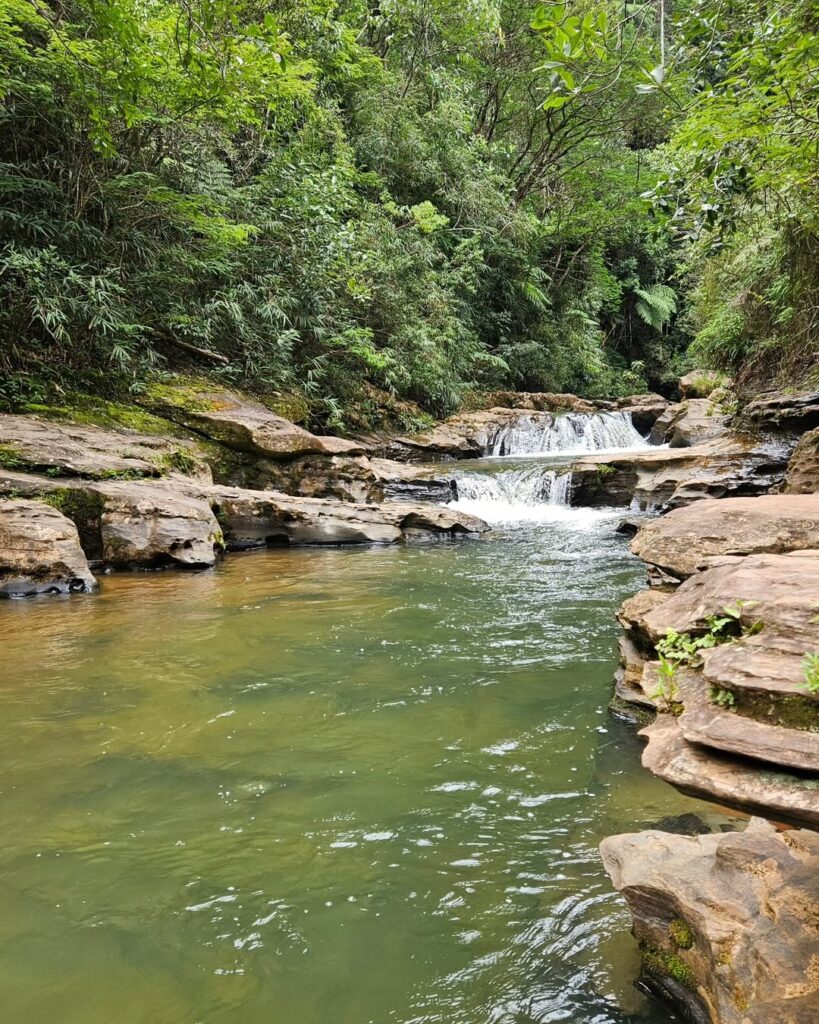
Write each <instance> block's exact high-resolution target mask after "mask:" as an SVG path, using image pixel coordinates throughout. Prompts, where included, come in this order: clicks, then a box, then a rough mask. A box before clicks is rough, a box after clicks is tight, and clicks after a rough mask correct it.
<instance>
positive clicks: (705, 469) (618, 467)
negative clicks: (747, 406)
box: [571, 434, 790, 509]
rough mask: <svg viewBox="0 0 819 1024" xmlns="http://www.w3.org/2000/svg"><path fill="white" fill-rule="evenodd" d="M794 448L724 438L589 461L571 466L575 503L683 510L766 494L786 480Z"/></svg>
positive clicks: (587, 458)
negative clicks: (693, 505) (706, 501)
mask: <svg viewBox="0 0 819 1024" xmlns="http://www.w3.org/2000/svg"><path fill="white" fill-rule="evenodd" d="M789 454H790V447H789V446H788V445H786V444H783V443H782V442H780V441H771V440H759V439H749V438H747V437H744V436H740V435H737V434H725V435H723V436H722V437H718V438H712V439H711V440H710V441H704V442H703V443H701V444H697V445H695V446H693V447H684V448H657V447H652V448H646V449H643V450H641V451H634V452H627V453H620V454H600V455H594V454H591V455H584V456H583V457H582V458H581V459H579V460H578V461H576V462H575V463H573V465H572V466H571V470H572V474H573V498H572V503H573V504H578V505H609V504H610V505H622V504H628V503H629V502H630V501H631V500H632V499H634V500H636V501H637V502H638V504H639V505H640V507H642V508H648V509H654V508H663V509H666V508H679V507H682V506H684V505H689V504H691V503H693V502H695V501H699V500H700V499H702V498H728V497H738V496H754V495H759V494H767V493H768V492H769V491H770V490H771V489H772V488H776V487H777V486H778V485H779V484H780V483H781V481H782V480H783V478H784V475H785V469H786V466H787V461H788V457H789Z"/></svg>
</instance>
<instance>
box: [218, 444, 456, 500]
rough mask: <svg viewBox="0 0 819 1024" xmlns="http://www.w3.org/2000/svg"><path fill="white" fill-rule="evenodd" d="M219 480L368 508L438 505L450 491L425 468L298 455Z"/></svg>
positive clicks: (238, 469)
mask: <svg viewBox="0 0 819 1024" xmlns="http://www.w3.org/2000/svg"><path fill="white" fill-rule="evenodd" d="M220 476H222V479H220V480H219V483H222V484H226V485H228V486H233V487H244V488H249V489H251V490H267V489H272V490H275V491H281V492H283V493H284V494H292V495H300V496H303V497H306V498H335V499H338V500H340V501H357V502H366V503H368V504H372V503H374V502H380V501H384V500H385V499H386V500H393V499H398V500H410V501H431V502H439V503H444V502H447V501H451V500H452V498H453V493H454V483H453V481H452V479H451V478H450V477H444V476H442V475H441V474H440V473H434V472H433V471H432V470H431V469H429V468H428V467H422V466H417V465H411V464H408V463H405V462H395V461H393V460H391V459H379V458H368V457H367V456H366V455H358V456H352V455H350V456H344V455H336V456H332V457H329V458H328V457H327V456H325V455H303V456H300V457H298V458H295V459H290V460H288V461H287V462H281V461H280V462H274V461H272V460H270V459H254V460H251V461H248V462H246V463H243V464H242V465H241V466H234V467H233V468H232V470H231V471H230V473H229V474H220Z"/></svg>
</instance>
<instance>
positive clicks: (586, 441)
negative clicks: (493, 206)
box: [0, 374, 819, 1024]
mask: <svg viewBox="0 0 819 1024" xmlns="http://www.w3.org/2000/svg"><path fill="white" fill-rule="evenodd" d="M681 392H682V395H683V398H682V401H680V402H678V403H673V404H672V403H669V402H668V401H666V400H665V399H663V398H662V397H660V396H657V395H641V396H632V397H631V398H628V399H623V400H620V401H617V402H614V401H612V402H595V403H591V402H588V401H586V400H584V399H580V398H577V397H576V396H573V395H553V394H537V395H534V394H511V393H498V394H494V395H491V396H487V398H486V402H485V403H484V404H485V407H484V408H478V409H473V410H471V411H467V412H463V413H461V414H459V415H457V416H454V417H452V418H451V419H449V420H447V421H445V422H443V423H440V424H437V425H436V426H434V427H432V428H430V429H427V430H425V431H423V432H420V433H415V434H410V435H401V436H386V435H384V436H378V437H365V438H352V439H351V438H339V437H332V436H323V435H322V436H319V435H316V434H313V433H311V432H310V431H308V430H306V429H304V428H303V427H302V426H299V425H298V424H297V423H295V422H293V420H291V419H288V418H287V417H286V416H283V415H281V410H278V409H276V408H274V407H273V406H272V405H271V403H265V402H263V401H260V400H258V399H253V398H249V397H248V396H245V395H242V394H240V393H238V392H237V391H235V390H230V389H225V388H215V387H214V386H213V385H211V384H208V385H201V384H198V383H197V382H195V381H186V382H184V383H180V384H177V385H173V386H171V385H163V386H161V387H160V386H157V387H155V388H154V389H153V390H152V391H150V392H149V393H147V394H145V395H143V396H141V397H140V398H139V405H137V406H133V407H122V406H117V405H115V404H110V403H109V404H105V403H103V405H102V407H100V405H99V404H98V405H97V406H96V407H95V409H94V410H93V414H92V415H88V414H83V413H82V411H81V410H76V409H45V408H43V409H37V410H27V411H26V413H25V414H20V415H2V416H0V595H3V596H10V597H18V596H26V595H34V594H43V593H81V592H89V591H91V590H93V589H95V587H96V586H97V578H96V577H97V575H98V574H99V573H100V572H105V571H108V570H112V569H115V570H124V569H155V568H162V567H166V566H175V567H179V568H194V569H207V568H209V567H211V566H213V565H214V564H215V562H216V561H217V559H218V558H220V557H222V555H223V554H224V553H225V552H230V551H234V550H246V549H251V548H261V547H265V546H269V545H300V544H372V543H376V544H385V543H390V544H391V543H402V542H407V541H412V540H418V539H426V540H430V539H451V538H455V537H478V536H480V535H481V534H484V533H486V532H487V530H488V526H487V525H486V523H484V522H483V521H482V520H480V519H477V518H475V517H474V516H471V515H469V514H467V513H465V512H463V511H461V510H459V509H457V508H452V507H447V506H448V505H449V504H450V503H451V501H452V499H453V498H457V497H458V486H459V485H458V480H459V470H458V466H459V465H460V464H463V461H464V460H474V459H476V458H479V457H481V456H485V455H488V454H490V455H491V454H495V455H504V454H510V453H513V452H515V451H520V450H521V446H522V448H523V450H524V451H525V452H536V451H541V452H542V451H546V452H550V451H552V450H554V451H556V452H557V453H558V454H559V453H560V452H561V451H572V450H577V451H580V452H582V453H583V454H582V455H579V456H576V457H574V458H573V461H570V462H567V461H566V460H565V459H564V461H563V463H561V465H560V466H559V467H557V468H554V469H549V470H548V473H550V474H551V477H552V484H554V478H555V477H556V475H559V474H562V476H560V480H561V481H562V483H563V484H564V485H565V486H563V487H561V488H559V490H560V492H561V494H564V493H565V494H566V495H567V496H568V500H569V501H570V503H571V504H574V505H619V506H624V505H630V506H631V507H632V508H634V509H636V510H642V511H643V512H645V511H646V510H649V511H655V512H660V513H664V514H662V515H660V516H657V517H654V518H649V519H646V518H645V516H643V517H642V518H640V519H638V520H637V521H635V522H633V523H626V524H624V529H629V530H631V531H636V535H635V536H634V538H633V540H632V550H633V551H634V553H635V554H636V555H637V556H638V557H640V558H641V559H643V561H644V562H645V563H646V566H647V576H648V583H649V586H648V588H647V589H646V590H644V591H642V592H641V593H639V594H637V595H635V596H634V597H633V598H631V599H629V600H628V601H626V602H625V604H624V605H623V607H622V608H621V609H620V611H619V613H618V618H619V621H620V623H621V624H622V626H623V634H622V637H621V640H620V660H621V664H620V669H619V672H618V677H617V683H616V692H615V697H614V700H613V705H612V707H613V710H614V711H615V713H617V714H619V715H622V716H625V717H628V718H630V719H632V720H634V721H640V722H641V724H642V725H643V726H644V728H643V731H642V735H643V737H644V738H645V740H646V741H647V742H646V747H645V752H644V755H643V763H644V765H645V767H646V768H647V769H648V770H650V771H652V772H653V773H654V774H656V775H657V776H659V777H660V778H662V779H664V780H666V781H668V782H669V783H670V784H672V785H674V786H676V787H677V788H679V789H681V790H682V791H684V792H686V793H689V794H692V795H695V796H697V797H699V798H702V799H706V800H711V801H713V802H715V803H718V804H720V805H722V806H726V807H731V808H734V809H735V810H736V812H737V813H740V814H753V815H756V816H758V817H759V818H760V819H765V820H754V821H753V822H752V824H751V825H750V826H749V827H748V828H747V830H746V831H744V832H742V833H739V834H736V835H719V836H716V835H714V836H703V837H699V838H697V839H688V838H683V837H679V836H675V835H669V834H666V833H659V832H646V833H641V834H639V835H634V836H632V835H625V836H614V837H610V838H609V839H607V840H606V842H605V843H604V844H603V856H604V861H605V863H606V866H607V868H608V870H609V872H610V874H611V876H612V879H613V881H614V884H615V885H616V886H617V888H619V889H621V891H622V892H623V894H624V896H625V897H626V899H627V901H628V902H629V905H630V907H631V910H632V914H633V917H634V930H635V934H636V935H637V937H638V940H639V941H640V945H641V949H642V951H643V963H644V980H645V981H646V983H647V984H648V985H649V986H650V987H651V988H652V989H654V991H656V992H657V993H658V994H660V995H662V996H663V997H665V998H668V999H671V1000H672V1001H673V1002H674V1003H675V1004H677V1005H678V1006H680V1007H682V1008H683V1010H684V1011H685V1012H686V1013H687V1014H688V1016H689V1018H690V1019H692V1020H694V1021H697V1022H699V1021H703V1022H709V1024H721V1022H723V1024H735V1022H736V1024H740V1022H743V1024H763V1022H767V1021H772V1020H776V1021H777V1022H779V1021H782V1022H785V1024H807V1022H808V1021H812V1020H814V1019H819V973H817V968H816V957H815V952H814V951H815V949H816V948H817V942H819V933H817V920H819V893H817V891H816V887H815V881H814V879H815V861H816V859H817V857H818V856H819V847H817V841H816V836H815V835H814V833H815V832H816V830H817V828H819V625H817V623H818V622H819V616H817V614H816V613H817V609H818V608H819V494H817V490H819V394H802V395H792V396H788V395H771V396H767V397H762V398H759V399H757V400H756V401H755V402H753V403H750V404H749V405H748V406H747V408H745V409H744V410H743V411H742V412H738V411H737V408H736V403H735V402H734V400H733V398H732V396H731V394H730V392H729V391H727V390H726V388H725V382H720V381H718V380H716V379H710V378H707V377H706V376H705V375H703V374H699V375H693V376H691V377H690V378H689V379H683V381H682V382H681ZM635 427H637V429H638V430H639V431H640V432H641V433H642V434H643V435H645V436H646V437H647V438H648V439H649V440H650V442H651V443H650V444H646V443H645V441H641V440H640V438H639V436H637V435H636V434H635V433H634V428H635ZM621 439H622V440H621ZM632 440H633V441H636V442H639V444H632ZM530 445H531V446H530ZM538 445H541V446H542V447H540V448H539V447H538ZM553 445H554V449H553V447H552V446H553ZM623 447H628V449H629V450H627V451H623V450H614V451H611V450H603V451H599V450H597V451H596V450H595V449H600V448H603V449H611V448H614V449H618V448H619V449H622V448H623ZM467 464H468V462H467ZM550 493H551V492H550ZM715 499H719V500H715ZM541 500H543V499H542V497H541ZM769 822H773V823H775V824H774V825H771V824H769ZM781 829H787V831H779V830H781Z"/></svg>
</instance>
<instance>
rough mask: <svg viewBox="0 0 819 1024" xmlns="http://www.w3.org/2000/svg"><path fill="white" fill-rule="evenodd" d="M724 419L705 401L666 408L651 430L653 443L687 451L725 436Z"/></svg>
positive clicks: (725, 416) (697, 399) (690, 401)
mask: <svg viewBox="0 0 819 1024" xmlns="http://www.w3.org/2000/svg"><path fill="white" fill-rule="evenodd" d="M727 424H728V416H727V415H725V414H724V413H723V412H722V411H721V409H720V408H719V406H718V405H716V404H715V403H713V402H712V401H711V400H710V399H708V398H690V399H688V400H687V401H684V402H680V403H678V404H677V405H670V406H668V408H667V409H665V411H664V412H663V414H662V415H661V416H660V417H658V419H657V420H656V421H655V423H654V426H653V427H652V429H651V440H652V443H654V444H667V445H669V446H670V447H671V448H691V447H692V446H693V445H698V444H702V443H703V441H710V440H712V439H713V438H716V437H724V436H725V435H726V434H728V433H729V429H728V426H727Z"/></svg>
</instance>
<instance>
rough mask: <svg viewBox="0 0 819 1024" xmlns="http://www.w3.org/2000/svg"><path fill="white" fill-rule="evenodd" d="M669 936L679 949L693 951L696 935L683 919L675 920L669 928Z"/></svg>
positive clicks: (677, 918) (676, 918)
mask: <svg viewBox="0 0 819 1024" xmlns="http://www.w3.org/2000/svg"><path fill="white" fill-rule="evenodd" d="M668 934H669V936H670V938H671V941H672V942H673V943H674V945H675V946H676V947H677V949H691V947H692V946H693V945H694V933H693V932H692V931H691V929H690V928H689V927H688V924H687V923H686V922H685V921H684V920H683V919H682V918H681V917H675V918H674V920H673V921H672V922H671V924H670V925H669V926H668Z"/></svg>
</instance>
